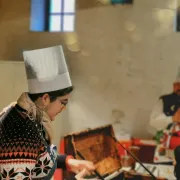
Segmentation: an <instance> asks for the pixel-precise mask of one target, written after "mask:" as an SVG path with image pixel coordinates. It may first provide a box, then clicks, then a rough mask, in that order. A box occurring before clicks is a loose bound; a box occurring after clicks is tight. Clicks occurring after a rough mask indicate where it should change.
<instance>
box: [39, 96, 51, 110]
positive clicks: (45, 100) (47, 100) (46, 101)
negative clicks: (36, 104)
mask: <svg viewBox="0 0 180 180" xmlns="http://www.w3.org/2000/svg"><path fill="white" fill-rule="evenodd" d="M41 99H42V105H43V106H44V107H47V106H48V105H49V104H50V102H51V101H50V97H49V94H47V93H46V94H44V95H43V96H42V97H41Z"/></svg>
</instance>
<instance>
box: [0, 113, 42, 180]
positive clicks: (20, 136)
mask: <svg viewBox="0 0 180 180" xmlns="http://www.w3.org/2000/svg"><path fill="white" fill-rule="evenodd" d="M41 147H42V141H41V138H40V135H39V132H38V131H37V127H36V126H35V123H34V122H33V121H31V120H29V119H28V120H27V119H23V118H22V117H20V116H19V115H18V114H17V113H16V112H15V110H12V111H11V112H10V113H9V114H8V115H7V116H6V117H5V118H3V119H1V120H0V175H1V179H2V180H5V179H32V178H31V177H32V176H33V173H34V172H33V169H34V168H35V167H36V163H37V159H38V157H39V154H40V149H41Z"/></svg>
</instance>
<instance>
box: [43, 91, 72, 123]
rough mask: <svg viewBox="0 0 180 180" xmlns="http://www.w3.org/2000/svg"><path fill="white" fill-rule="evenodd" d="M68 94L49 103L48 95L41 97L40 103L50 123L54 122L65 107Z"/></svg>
mask: <svg viewBox="0 0 180 180" xmlns="http://www.w3.org/2000/svg"><path fill="white" fill-rule="evenodd" d="M69 96H70V94H67V95H65V96H61V97H57V98H56V100H55V101H53V102H50V97H49V95H48V94H44V95H43V96H42V103H43V105H44V107H45V111H46V113H47V114H48V116H49V117H50V119H51V121H54V119H55V117H56V116H57V115H58V114H59V113H60V112H61V111H62V110H63V109H65V107H66V104H67V103H68V99H69Z"/></svg>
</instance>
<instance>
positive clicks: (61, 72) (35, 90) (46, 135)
mask: <svg viewBox="0 0 180 180" xmlns="http://www.w3.org/2000/svg"><path fill="white" fill-rule="evenodd" d="M23 56H24V63H25V68H26V74H27V80H28V92H25V93H23V94H22V95H21V96H20V97H19V99H18V100H17V102H15V103H12V104H10V105H9V106H8V107H7V108H5V109H4V110H3V111H2V112H1V113H0V179H2V180H5V179H25V180H28V179H29V180H30V179H43V180H50V179H51V178H52V177H53V174H54V172H55V169H56V168H63V169H67V170H69V171H72V172H74V173H76V174H78V173H79V172H82V171H84V170H86V171H92V170H94V165H93V163H92V162H89V161H83V160H76V159H74V158H73V157H72V156H68V155H58V154H57V152H56V146H55V145H53V144H52V140H53V130H52V126H51V122H52V121H53V120H54V119H55V117H56V115H57V114H59V113H60V112H61V111H62V110H63V109H64V108H65V106H66V105H67V103H68V100H69V97H70V94H71V92H72V91H73V86H72V83H71V79H70V75H69V72H68V68H67V64H66V61H65V58H64V54H63V49H62V46H55V47H49V48H44V49H37V50H31V51H24V52H23Z"/></svg>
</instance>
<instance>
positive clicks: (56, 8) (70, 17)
mask: <svg viewBox="0 0 180 180" xmlns="http://www.w3.org/2000/svg"><path fill="white" fill-rule="evenodd" d="M74 22H75V0H50V13H49V31H61V32H72V31H74Z"/></svg>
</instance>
